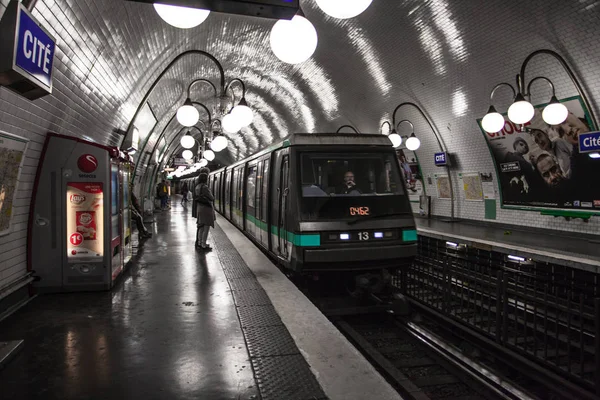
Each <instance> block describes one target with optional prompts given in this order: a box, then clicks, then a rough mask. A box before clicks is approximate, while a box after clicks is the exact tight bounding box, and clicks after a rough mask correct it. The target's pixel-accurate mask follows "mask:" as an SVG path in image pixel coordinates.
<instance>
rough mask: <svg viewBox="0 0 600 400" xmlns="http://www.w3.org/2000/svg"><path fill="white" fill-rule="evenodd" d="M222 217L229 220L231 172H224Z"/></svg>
mask: <svg viewBox="0 0 600 400" xmlns="http://www.w3.org/2000/svg"><path fill="white" fill-rule="evenodd" d="M224 203H225V204H224V209H223V215H225V218H229V219H231V171H230V170H228V171H226V172H225V199H224Z"/></svg>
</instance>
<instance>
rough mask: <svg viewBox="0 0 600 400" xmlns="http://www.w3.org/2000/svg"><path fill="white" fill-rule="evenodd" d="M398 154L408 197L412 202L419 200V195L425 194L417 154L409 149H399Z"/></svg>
mask: <svg viewBox="0 0 600 400" xmlns="http://www.w3.org/2000/svg"><path fill="white" fill-rule="evenodd" d="M396 155H397V156H398V160H399V161H400V170H401V171H402V177H403V178H404V181H405V182H406V189H407V190H408V198H409V200H410V201H412V202H419V197H420V196H421V195H422V194H424V189H423V188H424V185H423V177H422V176H421V169H420V168H419V160H418V159H417V155H416V154H415V153H414V152H413V151H411V150H408V149H398V150H396Z"/></svg>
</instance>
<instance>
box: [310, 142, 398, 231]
mask: <svg viewBox="0 0 600 400" xmlns="http://www.w3.org/2000/svg"><path fill="white" fill-rule="evenodd" d="M301 184H302V210H303V214H304V216H303V219H305V220H315V219H336V218H344V217H349V218H350V217H354V216H367V215H386V214H390V213H398V212H410V204H409V203H408V201H404V200H405V197H406V196H404V194H405V193H404V186H403V184H402V177H401V174H400V170H399V168H398V161H397V159H396V158H395V155H394V154H393V153H391V152H390V153H388V152H360V153H348V152H344V153H303V154H302V156H301Z"/></svg>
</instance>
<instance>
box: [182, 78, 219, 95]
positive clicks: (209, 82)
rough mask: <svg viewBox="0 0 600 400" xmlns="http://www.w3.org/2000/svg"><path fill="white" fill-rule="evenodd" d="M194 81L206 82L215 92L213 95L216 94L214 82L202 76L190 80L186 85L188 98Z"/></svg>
mask: <svg viewBox="0 0 600 400" xmlns="http://www.w3.org/2000/svg"><path fill="white" fill-rule="evenodd" d="M196 82H204V83H208V84H209V85H210V86H211V87H212V88H213V90H214V92H215V96H217V87H216V86H215V85H214V83H212V82H211V81H209V80H208V79H204V78H200V79H195V80H193V81H192V82H190V84H189V85H188V88H187V97H188V99H189V98H190V95H191V93H190V92H191V90H192V86H193V85H194V83H196Z"/></svg>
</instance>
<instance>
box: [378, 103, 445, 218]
mask: <svg viewBox="0 0 600 400" xmlns="http://www.w3.org/2000/svg"><path fill="white" fill-rule="evenodd" d="M406 106H410V107H413V108H414V109H415V110H417V112H418V113H419V114H421V116H422V117H423V119H424V120H425V122H427V125H429V128H430V129H431V132H432V133H433V136H435V139H436V140H437V142H438V145H439V147H440V150H441V151H444V152H446V153H447V152H448V149H447V148H446V146H445V144H444V142H443V141H442V135H441V134H440V133H439V131H438V130H437V129H436V128H435V126H434V125H433V123H432V122H431V119H430V118H429V117H428V116H427V114H426V113H425V111H423V110H422V109H421V107H419V106H418V105H417V104H415V103H411V102H408V101H407V102H404V103H400V104H398V105H397V106H396V108H395V109H394V112H393V113H392V124H393V125H392V126H398V125H400V122H402V121H404V120H402V121H400V122H399V123H398V124H396V113H397V112H398V110H399V109H400V108H402V107H406ZM409 122H410V121H409ZM411 125H412V123H411ZM382 126H383V125H382ZM394 131H395V129H394V130H393V131H392V132H394ZM414 134H415V133H414V127H413V133H412V135H411V136H410V137H409V138H408V139H407V141H406V142H407V145H408V141H409V140H411V139H412V138H413V137H414V138H415V139H416V136H414ZM390 136H391V134H390ZM417 140H418V139H417ZM413 143H415V142H414V141H413ZM415 144H416V143H415ZM419 145H420V141H419ZM411 147H414V146H413V145H411ZM407 148H408V146H407ZM417 148H418V146H417ZM408 149H409V150H410V148H408ZM446 171H447V173H448V183H449V186H450V221H454V220H455V219H454V187H453V185H452V174H451V173H450V167H449V166H448V165H446Z"/></svg>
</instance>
